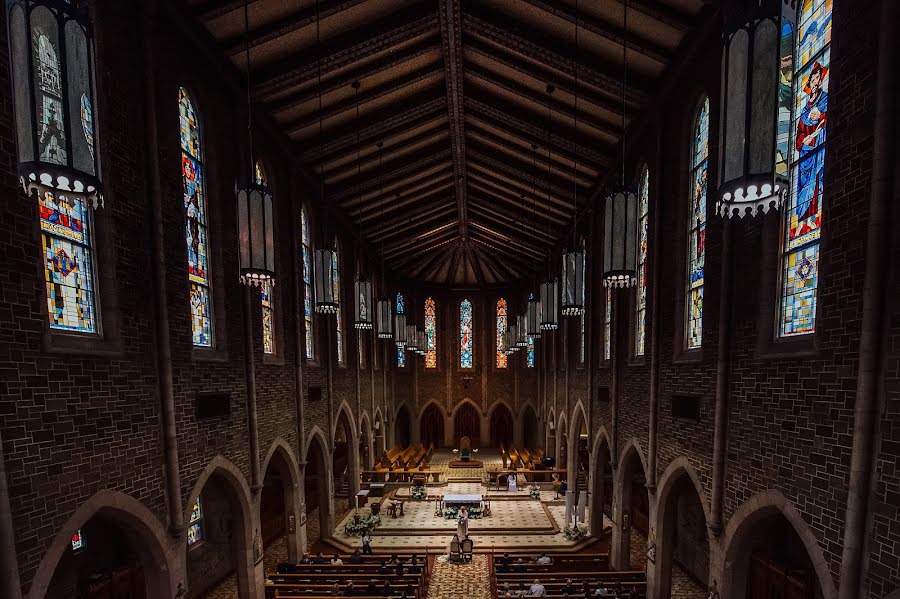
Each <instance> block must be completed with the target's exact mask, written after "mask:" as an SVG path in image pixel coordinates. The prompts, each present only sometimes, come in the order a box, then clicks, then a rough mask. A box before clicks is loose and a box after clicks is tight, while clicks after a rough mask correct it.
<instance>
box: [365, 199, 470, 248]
mask: <svg viewBox="0 0 900 599" xmlns="http://www.w3.org/2000/svg"><path fill="white" fill-rule="evenodd" d="M451 207H452V206H451ZM448 214H449V209H448V206H447V204H441V206H440V207H439V209H438V210H431V211H429V212H428V213H425V214H419V215H417V216H416V217H410V218H408V219H407V220H406V221H405V222H404V223H403V225H402V226H400V227H394V228H392V229H391V230H389V231H385V232H383V233H382V232H380V231H379V232H375V233H372V234H370V235H367V237H368V238H369V241H370V242H372V243H373V244H381V243H385V244H389V243H392V241H393V239H394V238H396V237H397V236H398V235H405V236H407V237H409V236H411V235H416V234H417V233H418V232H421V231H422V230H423V229H428V228H429V227H434V226H435V225H434V224H433V223H434V221H436V220H439V219H442V220H444V222H446V221H447V220H453V219H452V218H450V219H447V218H445V217H446V216H448Z"/></svg>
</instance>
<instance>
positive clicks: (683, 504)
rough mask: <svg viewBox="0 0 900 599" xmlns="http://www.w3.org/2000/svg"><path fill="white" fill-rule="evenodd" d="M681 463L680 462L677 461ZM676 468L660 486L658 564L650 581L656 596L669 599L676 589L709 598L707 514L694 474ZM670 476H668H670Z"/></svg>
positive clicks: (656, 553) (681, 465)
mask: <svg viewBox="0 0 900 599" xmlns="http://www.w3.org/2000/svg"><path fill="white" fill-rule="evenodd" d="M676 462H677V461H676ZM687 468H690V466H689V465H687V464H686V460H685V461H684V464H677V463H676V465H675V469H674V470H670V472H671V475H668V476H665V477H664V480H663V483H662V485H660V490H659V495H658V501H659V503H658V504H657V508H656V509H657V513H656V530H655V533H656V535H655V536H656V539H655V543H656V551H655V556H656V560H655V564H654V565H653V572H652V573H651V576H650V578H653V579H654V580H653V581H652V583H650V584H653V585H654V587H655V588H656V589H657V591H656V595H657V596H659V597H668V596H670V595H671V593H672V589H673V588H678V589H682V592H683V593H684V594H686V595H687V594H688V593H689V592H690V591H691V590H693V595H695V596H697V597H705V596H706V595H705V592H704V591H705V587H706V586H707V583H708V581H709V558H710V545H709V537H708V531H709V529H708V528H707V522H706V512H705V510H704V507H703V501H702V500H701V498H700V494H699V492H698V489H697V486H696V483H695V478H692V476H691V474H693V470H690V473H691V474H689V471H688V470H687ZM667 474H668V472H667Z"/></svg>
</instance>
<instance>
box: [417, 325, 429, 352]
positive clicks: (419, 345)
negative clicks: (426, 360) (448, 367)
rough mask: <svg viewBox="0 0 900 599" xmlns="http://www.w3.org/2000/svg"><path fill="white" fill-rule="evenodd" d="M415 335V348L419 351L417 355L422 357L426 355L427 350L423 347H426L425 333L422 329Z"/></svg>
mask: <svg viewBox="0 0 900 599" xmlns="http://www.w3.org/2000/svg"><path fill="white" fill-rule="evenodd" d="M417 334H418V341H417V342H416V348H418V350H419V355H420V356H424V355H425V354H426V353H428V350H427V349H426V347H425V346H426V341H425V331H423V330H422V329H419V330H418V331H417Z"/></svg>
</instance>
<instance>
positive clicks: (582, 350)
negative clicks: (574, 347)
mask: <svg viewBox="0 0 900 599" xmlns="http://www.w3.org/2000/svg"><path fill="white" fill-rule="evenodd" d="M586 326H587V315H586V314H585V313H584V312H582V313H581V336H580V337H579V338H578V361H579V362H580V363H581V364H584V360H585V355H586V353H587V344H586V343H585V335H586V334H587V331H585V327H586Z"/></svg>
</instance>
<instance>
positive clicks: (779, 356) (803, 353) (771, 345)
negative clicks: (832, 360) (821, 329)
mask: <svg viewBox="0 0 900 599" xmlns="http://www.w3.org/2000/svg"><path fill="white" fill-rule="evenodd" d="M756 354H757V357H758V358H759V359H760V360H790V359H803V358H815V357H817V356H818V355H819V350H818V348H817V347H816V334H815V333H810V334H809V335H804V336H802V337H794V338H792V339H773V340H767V341H764V342H762V343H760V344H759V346H758V347H757V351H756Z"/></svg>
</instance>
